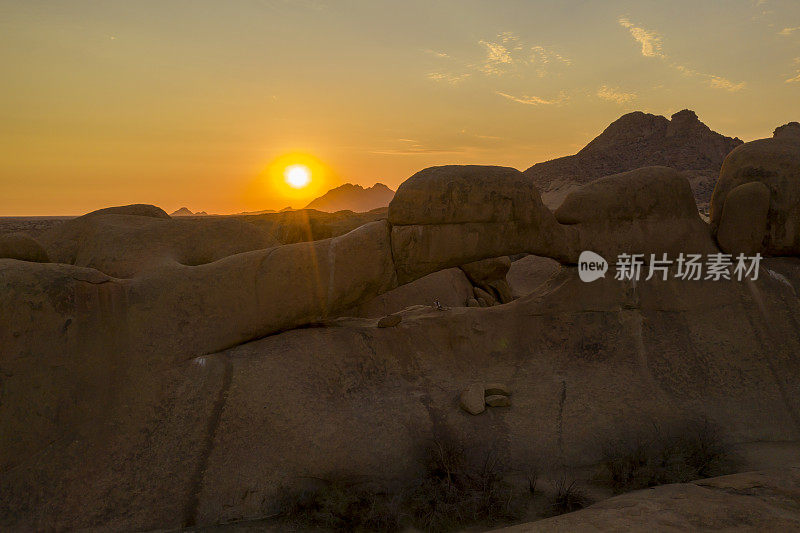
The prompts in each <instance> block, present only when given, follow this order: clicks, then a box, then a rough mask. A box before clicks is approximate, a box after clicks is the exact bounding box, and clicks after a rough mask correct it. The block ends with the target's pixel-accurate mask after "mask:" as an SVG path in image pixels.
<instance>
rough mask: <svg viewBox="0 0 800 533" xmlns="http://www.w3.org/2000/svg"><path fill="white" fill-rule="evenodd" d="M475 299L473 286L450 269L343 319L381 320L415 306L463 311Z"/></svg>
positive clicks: (382, 297)
mask: <svg viewBox="0 0 800 533" xmlns="http://www.w3.org/2000/svg"><path fill="white" fill-rule="evenodd" d="M469 298H472V284H471V283H470V282H469V280H468V279H467V277H466V276H465V275H464V272H463V271H462V270H461V269H458V268H448V269H445V270H440V271H439V272H434V273H433V274H428V275H427V276H424V277H422V278H420V279H418V280H415V281H412V282H411V283H407V284H405V285H401V286H399V287H397V288H396V289H392V290H391V291H389V292H387V293H384V294H381V295H380V296H377V297H376V298H374V299H373V300H370V301H368V302H364V303H362V304H359V305H357V306H355V307H352V308H350V309H346V310H344V311H342V313H341V314H342V316H353V317H372V318H378V317H382V316H384V315H389V314H391V313H396V312H397V311H401V310H403V309H405V308H407V307H412V306H415V305H428V306H432V305H434V302H435V301H438V302H439V303H440V304H441V305H443V306H445V307H461V306H464V305H466V301H467V299H469Z"/></svg>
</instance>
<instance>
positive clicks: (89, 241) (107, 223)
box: [41, 206, 277, 278]
mask: <svg viewBox="0 0 800 533" xmlns="http://www.w3.org/2000/svg"><path fill="white" fill-rule="evenodd" d="M129 207H130V206H126V207H125V208H109V209H111V211H108V210H105V209H104V210H101V211H96V212H94V213H89V214H88V215H84V216H82V217H79V218H76V219H73V220H69V221H66V222H64V223H62V224H61V225H59V226H56V227H55V228H53V229H51V230H50V231H48V232H46V233H44V234H43V235H42V236H41V241H42V243H43V244H44V245H45V247H46V248H47V251H48V253H49V255H50V256H51V258H52V260H53V261H57V262H59V263H68V264H73V265H76V266H83V267H91V268H96V269H97V270H100V271H101V272H105V273H106V274H109V275H111V276H115V277H119V278H130V277H133V276H135V275H136V274H137V273H139V272H141V271H143V270H145V269H148V268H154V267H157V266H159V265H162V264H166V263H180V264H184V265H200V264H205V263H210V262H212V261H216V260H218V259H221V258H223V257H227V256H229V255H232V254H236V253H241V252H246V251H250V250H260V249H264V248H269V247H271V246H274V245H276V244H277V242H276V241H275V240H273V239H271V238H270V237H268V236H267V235H265V234H264V233H262V232H261V231H259V230H258V229H257V228H255V227H254V226H252V225H250V224H246V223H244V222H241V221H239V220H235V219H230V218H208V219H194V220H186V219H180V218H176V219H172V218H170V217H169V216H168V215H166V213H165V214H164V215H165V216H164V217H158V216H155V215H152V214H148V215H143V214H141V213H140V214H128V213H127V212H128V211H129V209H128V208H129ZM144 207H152V208H153V209H158V208H156V207H153V206H144ZM115 209H122V210H123V211H125V213H117V212H115V211H114V210H115ZM137 211H141V210H137ZM159 211H161V210H160V209H159Z"/></svg>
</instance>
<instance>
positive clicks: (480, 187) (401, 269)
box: [389, 165, 574, 283]
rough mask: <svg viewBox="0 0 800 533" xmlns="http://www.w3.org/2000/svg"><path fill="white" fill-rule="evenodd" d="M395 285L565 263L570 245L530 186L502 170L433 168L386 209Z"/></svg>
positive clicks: (405, 187) (522, 178)
mask: <svg viewBox="0 0 800 533" xmlns="http://www.w3.org/2000/svg"><path fill="white" fill-rule="evenodd" d="M389 222H390V223H391V224H392V225H393V226H392V249H393V257H394V261H395V266H396V268H397V275H398V280H399V281H400V282H401V283H403V282H408V281H411V280H413V279H416V278H418V277H421V276H423V275H425V274H427V273H429V272H432V271H435V270H439V269H441V268H446V267H451V266H458V265H463V264H466V263H469V262H472V261H475V260H477V259H483V258H486V257H500V256H504V255H510V254H515V253H524V252H531V253H540V254H541V255H547V256H551V257H556V258H559V259H560V258H567V257H569V256H570V254H571V252H570V250H572V249H573V248H572V247H571V244H574V243H571V241H570V239H573V240H574V235H572V234H571V233H570V231H569V229H567V228H564V227H563V226H560V225H559V224H557V223H556V221H555V218H554V217H553V214H552V213H551V212H550V211H549V210H548V209H547V208H546V207H545V206H544V204H542V201H541V198H540V197H539V193H538V191H537V190H536V187H535V186H534V185H533V183H532V182H531V181H530V180H528V179H526V178H525V176H523V175H522V174H521V173H520V172H518V171H516V170H514V169H511V168H506V167H484V166H475V165H465V166H445V167H433V168H429V169H425V170H423V171H421V172H418V173H417V174H415V175H414V176H412V177H411V178H409V179H408V180H407V181H406V182H404V183H403V184H402V185H401V186H400V187H399V188H398V190H397V193H396V194H395V197H394V199H393V200H392V203H391V204H389Z"/></svg>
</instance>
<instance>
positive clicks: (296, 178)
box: [283, 165, 311, 189]
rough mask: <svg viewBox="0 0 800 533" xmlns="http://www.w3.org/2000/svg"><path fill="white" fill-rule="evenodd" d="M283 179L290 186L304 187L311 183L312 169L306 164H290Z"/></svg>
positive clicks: (284, 172)
mask: <svg viewBox="0 0 800 533" xmlns="http://www.w3.org/2000/svg"><path fill="white" fill-rule="evenodd" d="M283 179H284V180H285V181H286V183H287V184H289V186H290V187H294V188H295V189H302V188H303V187H305V186H306V185H308V184H309V183H311V170H309V168H308V167H307V166H305V165H289V166H288V167H286V170H284V171H283Z"/></svg>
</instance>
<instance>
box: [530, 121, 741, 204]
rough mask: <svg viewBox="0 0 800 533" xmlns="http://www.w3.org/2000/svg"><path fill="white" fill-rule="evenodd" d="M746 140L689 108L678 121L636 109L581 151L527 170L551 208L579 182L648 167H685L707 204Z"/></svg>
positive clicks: (700, 200) (700, 198)
mask: <svg viewBox="0 0 800 533" xmlns="http://www.w3.org/2000/svg"><path fill="white" fill-rule="evenodd" d="M740 144H742V141H741V140H740V139H738V138H730V137H725V136H724V135H721V134H719V133H716V132H714V131H712V130H711V129H710V128H709V127H708V126H706V125H705V124H703V123H702V122H700V120H699V119H698V118H697V115H696V114H695V112H694V111H691V110H688V109H684V110H683V111H679V112H678V113H675V114H674V115H672V120H669V119H667V118H666V117H663V116H660V115H652V114H649V113H643V112H641V111H635V112H633V113H628V114H626V115H623V116H621V117H620V118H618V119H617V120H615V121H614V122H612V123H611V124H610V125H609V126H608V127H607V128H606V129H605V130H604V131H603V133H601V134H600V135H598V136H597V137H596V138H595V139H594V140H592V142H590V143H589V144H587V145H586V146H585V147H584V148H583V149H582V150H581V151H580V152H578V153H577V154H575V155H571V156H566V157H560V158H558V159H553V160H551V161H546V162H544V163H537V164H535V165H533V166H532V167H530V168H529V169H528V170H526V171H525V172H524V173H525V175H527V176H529V177H531V178H533V180H534V183H536V186H537V187H538V188H539V191H540V192H541V193H542V199H543V200H544V202H545V204H547V205H548V207H550V208H556V207H558V205H559V204H560V203H561V201H562V200H563V199H564V198H565V197H566V195H567V194H568V193H569V192H570V191H571V190H573V189H574V188H575V187H576V186H579V185H582V184H584V183H588V182H590V181H593V180H595V179H598V178H601V177H603V176H608V175H611V174H619V173H621V172H626V171H629V170H634V169H637V168H640V167H648V166H666V167H671V168H673V169H675V170H679V171H681V172H683V173H684V175H685V176H686V177H687V178H688V179H689V183H690V184H691V186H692V191H693V193H694V197H695V201H696V202H697V205H698V207H699V208H700V209H701V210H705V208H707V206H708V203H709V201H710V199H711V192H712V191H713V190H714V184H715V183H716V180H717V176H718V174H719V170H720V167H721V166H722V161H723V160H724V159H725V156H727V155H728V153H730V152H731V150H733V149H734V148H736V147H737V146H739V145H740Z"/></svg>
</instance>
